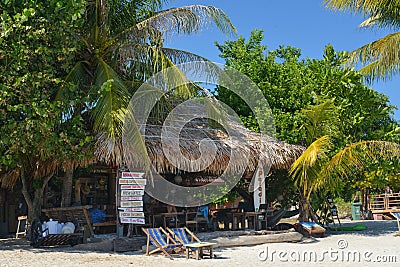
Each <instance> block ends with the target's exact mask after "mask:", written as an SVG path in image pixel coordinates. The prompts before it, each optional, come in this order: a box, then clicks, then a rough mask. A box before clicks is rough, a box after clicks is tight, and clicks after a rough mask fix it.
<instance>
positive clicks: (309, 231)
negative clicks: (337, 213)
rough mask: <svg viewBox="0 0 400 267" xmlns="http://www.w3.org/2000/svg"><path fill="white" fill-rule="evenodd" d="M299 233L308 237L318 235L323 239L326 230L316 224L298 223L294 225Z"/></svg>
mask: <svg viewBox="0 0 400 267" xmlns="http://www.w3.org/2000/svg"><path fill="white" fill-rule="evenodd" d="M294 227H295V229H296V231H297V232H299V233H302V234H306V235H307V236H308V237H311V236H312V235H314V234H315V235H317V236H319V237H323V236H324V235H325V231H326V229H325V228H324V227H322V226H321V225H319V224H317V223H315V222H298V223H295V224H294Z"/></svg>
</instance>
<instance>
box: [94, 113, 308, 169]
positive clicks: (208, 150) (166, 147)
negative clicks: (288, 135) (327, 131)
mask: <svg viewBox="0 0 400 267" xmlns="http://www.w3.org/2000/svg"><path fill="white" fill-rule="evenodd" d="M182 122H183V121H182ZM183 124H184V123H182V125H183ZM184 125H185V126H184V127H183V128H182V129H180V131H179V134H178V135H179V136H176V134H175V132H176V129H175V130H172V131H171V132H172V134H167V135H166V136H167V137H165V138H166V139H163V140H162V139H161V133H162V131H163V130H162V125H157V124H147V125H146V133H145V144H146V148H147V153H148V156H149V158H150V161H151V163H152V164H153V166H154V168H155V169H156V171H157V172H159V173H171V172H172V173H177V172H178V171H179V170H186V171H189V172H196V171H199V169H202V171H203V172H206V173H209V174H215V175H219V174H221V173H222V172H227V173H231V174H236V173H238V171H239V170H243V169H246V172H251V173H252V172H254V171H255V169H256V168H257V165H258V163H259V160H262V161H265V162H264V164H265V165H269V164H270V165H271V168H272V169H288V168H289V167H290V165H291V164H292V163H293V162H294V161H295V160H296V159H297V158H298V157H299V156H300V155H301V154H302V152H303V151H304V149H305V148H304V147H302V146H298V145H291V144H288V143H286V142H283V141H280V140H278V139H276V138H274V137H270V136H266V135H263V134H260V133H256V132H254V131H250V130H248V129H246V128H245V127H244V126H242V125H241V124H239V123H236V122H234V121H233V122H232V121H231V122H230V123H229V128H230V134H233V135H234V138H232V137H231V138H230V137H229V135H228V134H227V133H226V132H225V131H223V130H221V129H220V128H219V127H213V126H212V125H211V124H210V123H209V122H208V120H207V119H195V120H191V121H189V122H187V123H185V124H184ZM169 127H171V126H169ZM164 129H165V128H164ZM168 132H169V131H167V133H168ZM163 134H164V136H165V132H163ZM175 138H179V151H180V153H181V155H179V154H178V153H173V152H174V151H176V150H175V149H176V148H177V145H176V144H174V143H173V142H168V140H169V139H171V140H174V139H175ZM166 140H167V142H166ZM205 140H206V141H205ZM207 140H208V142H207ZM210 141H211V142H210ZM125 149H126V147H125ZM200 150H202V153H201V152H200ZM170 151H172V153H170ZM214 152H215V154H214ZM166 153H167V154H169V155H166ZM133 154H134V153H133ZM95 155H96V156H97V157H98V159H99V160H100V161H104V162H106V163H112V164H116V165H121V164H122V163H123V162H124V163H126V164H127V165H128V166H135V167H137V168H142V167H143V165H142V164H141V162H140V161H139V160H138V159H137V158H136V157H135V156H133V157H132V156H131V157H129V158H127V157H125V158H124V154H123V147H122V144H121V142H112V141H110V140H108V139H107V138H105V135H99V136H98V139H97V143H96V153H95ZM232 155H236V156H232ZM238 155H239V156H238ZM244 155H247V156H248V157H247V158H246V157H245V156H244ZM171 157H172V158H171ZM171 159H172V161H173V163H172V162H171ZM135 161H137V162H135ZM229 162H230V163H229ZM204 166H207V167H206V168H204V169H203V167H204Z"/></svg>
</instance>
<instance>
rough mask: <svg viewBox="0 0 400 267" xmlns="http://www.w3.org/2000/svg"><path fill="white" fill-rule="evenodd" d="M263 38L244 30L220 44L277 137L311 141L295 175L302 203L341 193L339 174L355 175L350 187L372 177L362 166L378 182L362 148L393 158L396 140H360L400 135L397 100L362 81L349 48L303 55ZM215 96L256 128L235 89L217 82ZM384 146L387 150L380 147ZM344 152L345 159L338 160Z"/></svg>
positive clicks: (390, 166) (259, 33) (386, 166)
mask: <svg viewBox="0 0 400 267" xmlns="http://www.w3.org/2000/svg"><path fill="white" fill-rule="evenodd" d="M262 40H263V34H262V31H258V30H255V31H253V32H252V33H251V35H250V37H249V39H248V40H247V41H246V40H245V39H244V38H243V37H240V38H239V39H238V40H235V41H228V42H225V43H224V44H222V45H221V44H217V47H218V49H219V50H220V52H221V54H220V56H221V57H222V58H224V59H225V61H226V65H227V67H230V68H234V69H237V70H239V71H241V72H242V73H244V74H245V75H247V76H248V77H249V78H250V79H251V80H252V81H253V82H254V83H256V84H257V86H258V87H259V88H260V89H261V90H262V92H263V94H264V96H265V98H266V99H267V101H268V103H269V105H270V107H271V110H272V114H273V117H274V123H275V126H276V136H277V138H278V139H281V140H285V141H287V142H289V143H298V144H303V145H308V146H309V147H308V149H307V150H306V151H305V153H304V154H303V155H302V156H301V157H300V158H299V159H298V161H296V163H295V164H294V166H293V167H292V174H293V176H294V182H295V184H296V185H297V187H298V188H299V189H300V192H301V194H302V196H303V197H304V203H303V204H304V205H303V207H306V208H307V205H308V204H307V201H309V200H310V199H311V198H312V197H311V196H312V194H313V193H314V192H317V191H318V192H321V193H322V192H326V191H327V190H329V189H335V190H334V193H338V191H340V190H341V188H342V187H341V185H339V182H340V180H339V179H338V177H341V178H342V179H343V180H344V181H345V183H347V182H348V181H349V180H351V181H352V182H353V185H352V186H349V187H348V189H350V190H353V188H355V187H357V186H360V183H366V182H367V180H368V179H365V177H366V174H365V173H369V175H372V176H373V177H375V178H374V179H375V182H372V181H371V183H369V185H370V186H371V185H372V183H375V186H378V185H379V184H381V183H380V182H378V181H377V180H376V179H377V173H378V172H373V174H371V171H374V167H373V166H374V164H372V163H373V162H374V161H375V160H376V159H377V158H376V157H375V158H374V157H372V156H371V157H369V158H370V159H371V162H369V161H368V160H366V159H365V158H364V157H365V155H366V154H365V153H364V154H363V150H365V151H364V152H366V153H367V155H368V156H370V154H369V153H375V154H376V155H377V156H378V155H383V158H385V160H386V161H387V162H392V160H393V158H395V157H393V153H391V152H393V151H392V150H390V149H395V150H396V149H398V148H397V146H396V144H393V143H387V142H371V143H368V142H363V141H366V140H386V141H394V142H398V141H399V129H398V128H399V125H398V124H397V123H396V122H395V120H394V119H393V118H392V115H393V110H394V108H395V107H394V106H391V105H389V104H388V97H387V96H386V95H384V94H380V93H377V92H376V91H375V90H373V89H372V88H369V87H367V86H365V85H364V84H363V79H362V75H361V74H360V73H358V72H356V71H354V70H353V69H351V68H347V67H346V66H344V63H345V62H346V61H347V59H348V57H349V55H348V53H346V52H336V51H335V50H334V49H333V47H332V46H331V45H327V46H326V47H325V49H324V52H323V58H322V59H310V58H307V59H305V60H301V59H300V56H301V53H300V50H299V49H296V48H293V47H283V46H281V47H279V48H278V49H276V50H272V51H268V50H267V48H266V47H265V46H263V45H262V44H261V42H262ZM216 95H217V97H218V99H219V100H221V101H223V102H225V103H226V104H228V105H229V106H231V107H232V108H233V109H234V110H235V111H236V112H237V113H238V114H239V115H240V117H241V119H242V121H243V123H244V124H245V125H246V126H247V127H248V128H250V129H253V130H257V129H258V125H257V122H256V120H255V118H254V114H253V113H252V112H251V111H250V109H249V108H248V106H247V105H246V104H245V103H244V102H243V101H242V100H241V99H239V97H238V96H236V95H234V94H232V93H231V92H230V91H229V90H227V89H226V88H223V87H218V88H217V93H216ZM327 136H329V138H328V137H327ZM347 144H352V145H350V146H349V147H347V148H349V149H345V148H346V146H347ZM383 148H385V149H389V150H388V151H386V152H385V151H383V152H382V149H383ZM342 149H345V150H342ZM396 151H397V150H396ZM352 152H353V153H355V154H352ZM337 153H339V154H337ZM334 155H336V156H335V157H334ZM340 155H341V156H344V157H346V158H344V159H343V161H342V160H338V159H339V157H340ZM389 155H390V156H389ZM352 156H354V157H352ZM383 158H382V159H383ZM388 159H389V160H388ZM369 164H372V165H371V166H369ZM333 166H336V167H333ZM338 166H339V167H338ZM379 166H380V167H379V168H381V169H382V171H383V169H385V171H383V173H384V174H382V177H383V176H384V177H395V178H392V180H393V181H396V180H397V179H398V175H397V176H396V175H393V176H388V174H390V173H393V170H395V168H396V167H395V166H393V164H391V163H388V164H383V165H382V164H381V165H379ZM341 168H342V169H341ZM359 168H365V169H363V170H365V171H362V172H361V173H364V175H360V172H356V171H355V170H357V169H359ZM375 168H377V167H376V166H375ZM326 170H329V171H330V172H331V174H332V175H327V172H329V171H326ZM367 170H369V171H367ZM397 170H398V169H397ZM323 173H324V174H326V175H321V174H323ZM335 175H336V177H334V176H335ZM385 182H386V183H388V182H389V181H388V179H385ZM391 184H392V183H391ZM312 199H315V197H313V198H312ZM314 204H315V203H314ZM317 204H318V203H317Z"/></svg>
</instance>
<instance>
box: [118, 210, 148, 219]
mask: <svg viewBox="0 0 400 267" xmlns="http://www.w3.org/2000/svg"><path fill="white" fill-rule="evenodd" d="M119 217H121V218H122V217H144V212H139V211H138V212H134V211H120V212H119Z"/></svg>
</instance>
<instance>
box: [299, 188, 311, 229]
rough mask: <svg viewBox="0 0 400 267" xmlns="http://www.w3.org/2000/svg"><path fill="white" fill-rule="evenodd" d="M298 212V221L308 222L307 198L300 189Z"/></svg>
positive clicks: (308, 208)
mask: <svg viewBox="0 0 400 267" xmlns="http://www.w3.org/2000/svg"><path fill="white" fill-rule="evenodd" d="M299 212H300V213H299V221H300V222H308V218H309V212H310V207H309V202H308V201H307V198H306V197H305V196H303V194H302V192H301V190H300V203H299Z"/></svg>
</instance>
